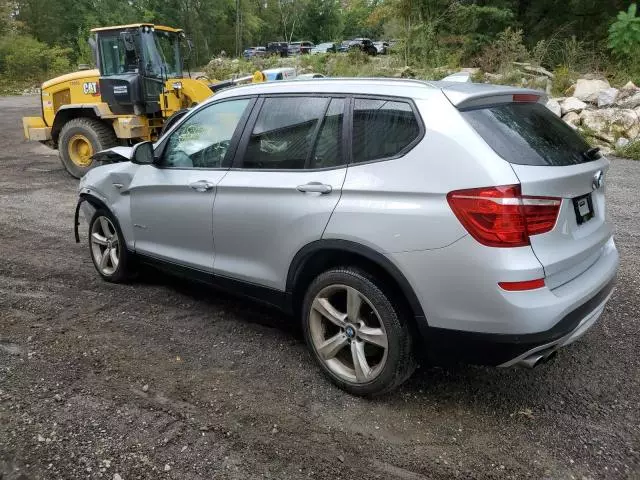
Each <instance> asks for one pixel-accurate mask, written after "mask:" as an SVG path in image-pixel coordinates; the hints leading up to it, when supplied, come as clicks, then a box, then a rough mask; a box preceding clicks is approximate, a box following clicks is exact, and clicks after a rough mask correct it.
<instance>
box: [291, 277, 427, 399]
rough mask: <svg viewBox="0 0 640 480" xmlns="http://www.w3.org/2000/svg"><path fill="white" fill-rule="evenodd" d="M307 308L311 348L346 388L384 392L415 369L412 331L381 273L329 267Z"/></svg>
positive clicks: (362, 393) (306, 329) (367, 393)
mask: <svg viewBox="0 0 640 480" xmlns="http://www.w3.org/2000/svg"><path fill="white" fill-rule="evenodd" d="M302 310H303V313H302V314H303V318H302V320H303V321H302V324H303V330H304V336H305V339H306V341H307V344H308V345H309V349H310V350H311V352H312V354H313V356H314V357H315V359H316V361H317V362H318V363H319V364H320V367H321V368H322V370H323V372H324V373H325V374H326V375H327V376H328V377H329V379H330V380H331V381H332V382H333V383H335V384H336V385H337V386H338V387H340V388H342V389H343V390H346V391H347V392H349V393H352V394H354V395H360V396H375V395H380V394H383V393H386V392H388V391H390V390H393V389H394V388H396V387H398V386H399V385H400V384H402V383H403V382H404V381H405V380H406V379H407V378H409V377H410V376H411V374H412V373H413V371H414V369H415V361H414V357H413V349H412V338H411V333H410V329H409V327H408V325H407V323H406V321H405V319H404V318H402V316H400V315H399V314H398V312H399V310H398V309H397V308H396V307H395V306H394V305H393V303H392V301H391V299H390V298H389V297H388V296H387V295H386V294H385V293H384V291H383V290H382V288H381V282H379V281H378V279H377V278H376V277H374V276H372V275H370V274H368V273H367V272H364V271H362V270H359V269H356V268H353V267H345V268H337V269H332V270H329V271H327V272H325V273H323V274H321V275H320V276H318V277H317V278H316V279H315V280H314V281H313V282H312V283H311V285H310V286H309V289H308V290H307V293H306V295H305V298H304V303H303V309H302Z"/></svg>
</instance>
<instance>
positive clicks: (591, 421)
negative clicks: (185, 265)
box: [0, 97, 640, 480]
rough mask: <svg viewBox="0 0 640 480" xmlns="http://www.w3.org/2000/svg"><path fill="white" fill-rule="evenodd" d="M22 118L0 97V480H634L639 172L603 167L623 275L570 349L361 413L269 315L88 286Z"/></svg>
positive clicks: (170, 286)
mask: <svg viewBox="0 0 640 480" xmlns="http://www.w3.org/2000/svg"><path fill="white" fill-rule="evenodd" d="M38 111H39V110H38V99H37V97H5V98H0V112H2V115H0V127H1V128H0V146H1V147H2V148H1V149H0V479H3V480H9V479H11V480H14V479H75V478H104V479H108V480H117V479H120V478H121V479H123V480H129V479H146V478H152V479H163V478H166V479H181V480H182V479H212V478H215V479H253V478H276V479H294V478H316V479H336V478H348V479H361V478H362V479H367V478H379V479H404V480H417V479H451V478H478V479H484V478H496V479H498V478H499V479H503V478H536V479H539V478H553V479H558V478H578V479H581V478H593V479H596V478H607V479H610V478H611V479H616V478H640V427H639V425H640V370H639V366H640V356H639V353H640V342H639V335H638V334H639V330H640V328H639V325H640V323H639V322H638V316H639V313H638V312H639V311H640V299H639V297H638V292H639V291H640V289H639V287H640V275H639V272H640V257H639V256H638V255H637V253H638V249H639V247H640V212H639V210H640V207H639V205H638V201H637V198H638V188H639V186H640V162H632V161H627V160H618V159H614V160H613V161H612V166H611V171H610V174H609V176H608V188H609V211H610V215H611V216H612V218H613V220H614V222H615V224H616V228H617V234H616V235H617V243H618V248H619V249H620V253H621V256H622V265H621V269H620V273H619V278H618V287H617V290H616V292H615V293H614V296H613V298H612V300H611V301H610V302H609V305H608V306H607V309H606V311H605V313H604V315H603V317H602V318H601V319H600V321H599V322H598V324H597V326H595V327H594V328H593V329H592V330H591V331H590V332H589V333H588V334H587V335H586V336H585V337H584V338H583V339H582V340H581V341H579V342H578V343H576V344H574V345H572V346H571V347H568V348H566V349H565V350H563V351H561V352H560V354H559V355H558V356H557V357H556V359H555V361H552V362H550V363H548V364H545V365H542V366H541V367H538V368H536V369H534V370H522V369H508V370H499V369H489V368H478V367H471V366H465V367H457V368H455V369H426V368H423V369H421V370H419V371H418V372H417V373H416V374H415V375H414V377H413V378H412V379H411V380H410V381H409V382H408V383H407V384H406V385H404V386H403V387H402V388H401V389H400V390H399V391H397V392H395V393H394V394H391V395H388V396H386V397H383V398H381V399H377V400H374V401H371V400H363V399H359V398H354V397H352V396H349V395H347V394H345V393H343V392H342V391H340V390H338V389H336V388H334V387H333V386H331V385H330V384H329V383H328V382H327V381H325V379H324V378H323V377H322V376H321V374H320V373H319V370H318V369H317V368H316V367H315V365H314V364H313V362H312V359H311V357H310V355H309V354H308V353H307V351H306V349H305V346H304V344H303V341H302V338H301V334H300V331H299V329H298V328H297V327H296V326H295V325H294V324H293V323H292V322H290V321H287V320H286V319H283V318H281V317H280V316H279V315H278V314H277V313H274V312H272V311H270V310H265V309H263V308H261V307H258V306H255V305H253V304H251V303H249V302H247V301H244V300H238V299H234V298H230V297H228V296H226V295H223V294H220V293H218V292H215V291H211V290H206V289H203V288H201V287H198V286H194V285H191V284H186V283H184V282H183V281H178V280H175V279H172V278H171V277H168V276H164V275H160V274H154V275H145V276H143V277H142V279H140V280H138V281H137V282H135V283H133V284H131V285H124V286H123V285H111V284H107V283H104V282H102V281H101V280H100V279H99V277H98V275H97V273H96V272H95V271H94V268H93V266H92V264H91V260H90V258H89V253H88V248H87V244H86V242H83V243H82V244H75V243H74V240H73V230H72V223H73V209H74V205H75V198H76V197H75V189H76V181H75V180H74V179H72V178H71V177H69V176H68V175H67V174H66V173H65V172H64V171H63V170H62V168H61V166H60V163H59V161H58V159H57V156H55V154H54V153H53V152H51V151H50V150H48V149H46V148H45V147H42V146H40V145H39V144H38V143H33V142H25V141H23V140H22V132H21V123H20V117H21V116H22V115H24V114H37V112H38ZM84 233H85V235H86V231H85V232H84ZM84 238H86V236H85V237H84Z"/></svg>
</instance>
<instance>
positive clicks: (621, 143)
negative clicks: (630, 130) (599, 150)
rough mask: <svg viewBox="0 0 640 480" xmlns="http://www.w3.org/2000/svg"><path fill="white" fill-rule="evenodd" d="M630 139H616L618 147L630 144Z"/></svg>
mask: <svg viewBox="0 0 640 480" xmlns="http://www.w3.org/2000/svg"><path fill="white" fill-rule="evenodd" d="M629 142H630V140H629V139H628V138H624V137H620V138H619V139H618V140H616V148H622V147H624V146H625V145H629Z"/></svg>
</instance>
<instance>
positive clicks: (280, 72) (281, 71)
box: [262, 67, 296, 82]
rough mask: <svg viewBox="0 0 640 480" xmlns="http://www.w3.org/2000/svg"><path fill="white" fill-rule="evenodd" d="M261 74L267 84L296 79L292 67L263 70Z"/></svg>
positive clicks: (294, 70)
mask: <svg viewBox="0 0 640 480" xmlns="http://www.w3.org/2000/svg"><path fill="white" fill-rule="evenodd" d="M262 73H263V74H264V76H265V78H266V79H267V82H272V81H274V80H293V79H294V78H296V69H295V68H293V67H282V68H269V69H267V70H263V71H262Z"/></svg>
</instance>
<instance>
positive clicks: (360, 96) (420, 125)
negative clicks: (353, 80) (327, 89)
mask: <svg viewBox="0 0 640 480" xmlns="http://www.w3.org/2000/svg"><path fill="white" fill-rule="evenodd" d="M356 99H363V100H387V101H390V102H403V103H408V104H409V107H410V108H411V111H412V112H413V116H414V118H415V119H416V121H417V122H418V129H419V132H418V135H417V136H416V138H415V139H414V140H413V141H412V142H411V143H409V144H408V145H407V146H406V147H404V148H403V149H402V150H400V151H399V152H398V153H396V154H395V155H392V156H390V157H383V158H376V159H374V160H367V161H364V162H354V161H353V107H354V104H355V100H356ZM350 103H351V107H350V109H349V124H350V125H349V132H348V141H349V157H348V159H349V162H348V165H349V166H350V167H351V166H360V165H368V164H370V163H378V162H388V161H391V160H397V159H399V158H402V157H404V156H405V155H406V154H408V153H409V152H410V151H411V150H413V149H414V148H415V147H416V146H417V145H418V144H419V143H420V142H422V140H423V138H424V136H425V134H426V128H425V126H424V122H423V121H422V116H421V115H420V111H419V110H418V108H417V107H416V104H415V102H414V101H413V99H411V98H407V97H399V96H393V95H367V94H355V95H353V94H352V95H351V102H350Z"/></svg>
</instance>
